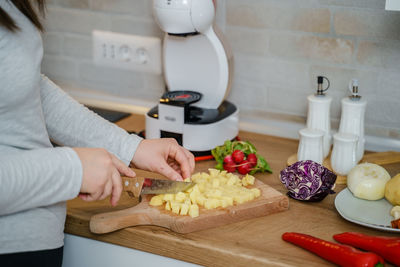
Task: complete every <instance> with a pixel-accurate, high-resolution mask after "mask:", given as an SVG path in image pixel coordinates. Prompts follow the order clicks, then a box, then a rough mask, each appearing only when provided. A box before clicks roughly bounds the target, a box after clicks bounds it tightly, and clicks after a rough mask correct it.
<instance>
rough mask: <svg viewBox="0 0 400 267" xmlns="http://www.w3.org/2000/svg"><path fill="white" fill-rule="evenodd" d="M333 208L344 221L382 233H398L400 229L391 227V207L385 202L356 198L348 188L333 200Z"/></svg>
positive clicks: (384, 200) (382, 200) (383, 200)
mask: <svg viewBox="0 0 400 267" xmlns="http://www.w3.org/2000/svg"><path fill="white" fill-rule="evenodd" d="M335 207H336V210H337V211H338V212H339V214H340V215H341V216H342V217H343V218H344V219H346V220H348V221H350V222H353V223H356V224H360V225H363V226H366V227H370V228H375V229H378V230H382V231H388V232H397V233H400V229H394V228H392V227H391V224H390V222H391V221H392V220H393V219H394V218H393V217H392V216H391V215H390V210H391V209H392V208H393V206H392V205H391V204H390V203H389V202H388V201H387V200H386V199H381V200H364V199H360V198H356V197H354V196H353V194H352V193H351V192H350V190H349V189H348V188H345V189H343V190H342V191H341V192H340V193H339V194H338V195H337V196H336V198H335Z"/></svg>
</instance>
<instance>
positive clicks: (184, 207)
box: [180, 203, 190, 215]
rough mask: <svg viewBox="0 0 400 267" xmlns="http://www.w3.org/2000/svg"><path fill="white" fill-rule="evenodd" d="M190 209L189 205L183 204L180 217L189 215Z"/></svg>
mask: <svg viewBox="0 0 400 267" xmlns="http://www.w3.org/2000/svg"><path fill="white" fill-rule="evenodd" d="M189 207H190V205H189V204H185V203H182V204H181V212H180V215H187V214H188V212H189Z"/></svg>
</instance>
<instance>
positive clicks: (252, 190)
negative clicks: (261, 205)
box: [250, 188, 261, 197]
mask: <svg viewBox="0 0 400 267" xmlns="http://www.w3.org/2000/svg"><path fill="white" fill-rule="evenodd" d="M250 191H251V192H253V195H254V197H259V196H260V195H261V191H260V189H258V188H252V189H250Z"/></svg>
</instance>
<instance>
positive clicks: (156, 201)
mask: <svg viewBox="0 0 400 267" xmlns="http://www.w3.org/2000/svg"><path fill="white" fill-rule="evenodd" d="M162 204H163V195H157V196H154V197H152V198H151V200H150V205H151V206H161V205H162Z"/></svg>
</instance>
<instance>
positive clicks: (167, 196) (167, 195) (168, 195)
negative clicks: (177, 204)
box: [163, 194, 175, 201]
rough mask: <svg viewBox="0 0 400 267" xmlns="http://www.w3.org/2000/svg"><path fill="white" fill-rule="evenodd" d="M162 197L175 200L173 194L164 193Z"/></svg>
mask: <svg viewBox="0 0 400 267" xmlns="http://www.w3.org/2000/svg"><path fill="white" fill-rule="evenodd" d="M163 199H164V201H172V200H175V195H174V194H165V195H164V198H163Z"/></svg>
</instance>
